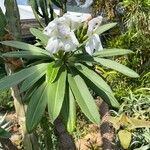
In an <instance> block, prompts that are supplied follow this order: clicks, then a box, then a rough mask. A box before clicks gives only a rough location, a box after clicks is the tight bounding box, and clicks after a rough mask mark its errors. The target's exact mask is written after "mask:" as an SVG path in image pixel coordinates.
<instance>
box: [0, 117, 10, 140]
mask: <svg viewBox="0 0 150 150" xmlns="http://www.w3.org/2000/svg"><path fill="white" fill-rule="evenodd" d="M5 119H6V115H4V116H2V117H1V118H0V138H10V137H11V134H10V133H9V132H8V130H9V122H6V121H5Z"/></svg>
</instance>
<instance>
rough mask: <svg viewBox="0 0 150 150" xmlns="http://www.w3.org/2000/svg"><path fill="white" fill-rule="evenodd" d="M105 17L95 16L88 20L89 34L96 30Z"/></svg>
mask: <svg viewBox="0 0 150 150" xmlns="http://www.w3.org/2000/svg"><path fill="white" fill-rule="evenodd" d="M102 20H103V17H102V16H98V17H96V18H93V19H92V20H90V21H89V22H88V31H87V33H88V34H92V33H93V31H95V30H96V29H97V28H98V27H99V26H100V25H101V23H102Z"/></svg>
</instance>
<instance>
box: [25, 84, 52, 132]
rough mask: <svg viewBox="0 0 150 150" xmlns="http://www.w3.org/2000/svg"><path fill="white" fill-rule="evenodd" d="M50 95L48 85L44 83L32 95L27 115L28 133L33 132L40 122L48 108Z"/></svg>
mask: <svg viewBox="0 0 150 150" xmlns="http://www.w3.org/2000/svg"><path fill="white" fill-rule="evenodd" d="M48 93H49V91H48V87H47V84H46V83H45V82H44V83H43V84H42V85H41V86H40V87H39V88H38V89H37V90H36V91H35V92H34V94H33V95H32V97H31V99H30V102H29V104H28V108H27V114H26V126H27V130H28V132H32V131H33V129H34V128H36V127H37V125H38V123H39V122H40V120H41V118H42V115H43V113H44V111H45V108H46V104H47V97H48Z"/></svg>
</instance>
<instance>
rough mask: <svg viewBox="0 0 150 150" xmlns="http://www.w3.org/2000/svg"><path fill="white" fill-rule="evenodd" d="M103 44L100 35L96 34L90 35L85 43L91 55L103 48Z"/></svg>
mask: <svg viewBox="0 0 150 150" xmlns="http://www.w3.org/2000/svg"><path fill="white" fill-rule="evenodd" d="M102 49H103V47H102V44H101V40H100V37H99V35H97V34H94V35H92V36H91V37H90V39H89V41H88V42H87V43H86V45H85V50H86V52H87V53H88V54H89V55H92V54H93V52H94V50H97V51H98V50H102Z"/></svg>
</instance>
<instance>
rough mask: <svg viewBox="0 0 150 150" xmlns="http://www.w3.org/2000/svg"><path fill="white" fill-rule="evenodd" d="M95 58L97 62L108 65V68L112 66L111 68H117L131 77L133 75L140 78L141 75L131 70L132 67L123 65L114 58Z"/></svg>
mask: <svg viewBox="0 0 150 150" xmlns="http://www.w3.org/2000/svg"><path fill="white" fill-rule="evenodd" d="M94 60H95V61H96V62H98V63H99V64H101V65H103V66H105V67H108V68H111V69H114V70H117V71H119V72H121V73H123V74H125V75H127V76H129V77H132V78H138V77H139V75H138V74H137V73H136V72H135V71H133V70H131V69H130V68H128V67H126V66H124V65H122V64H119V63H117V62H115V61H113V60H110V59H104V58H94Z"/></svg>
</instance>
